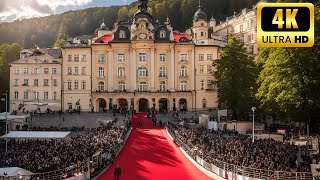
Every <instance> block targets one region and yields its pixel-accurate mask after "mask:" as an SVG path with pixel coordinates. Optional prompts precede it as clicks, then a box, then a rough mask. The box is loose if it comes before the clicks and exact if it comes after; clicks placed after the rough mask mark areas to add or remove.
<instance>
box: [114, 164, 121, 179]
mask: <svg viewBox="0 0 320 180" xmlns="http://www.w3.org/2000/svg"><path fill="white" fill-rule="evenodd" d="M120 176H121V168H120V166H119V164H118V165H117V167H115V168H114V180H120Z"/></svg>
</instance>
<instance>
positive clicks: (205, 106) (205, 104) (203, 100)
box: [202, 99, 207, 109]
mask: <svg viewBox="0 0 320 180" xmlns="http://www.w3.org/2000/svg"><path fill="white" fill-rule="evenodd" d="M202 108H203V109H205V108H207V100H206V99H202Z"/></svg>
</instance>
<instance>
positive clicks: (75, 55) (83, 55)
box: [68, 54, 87, 62]
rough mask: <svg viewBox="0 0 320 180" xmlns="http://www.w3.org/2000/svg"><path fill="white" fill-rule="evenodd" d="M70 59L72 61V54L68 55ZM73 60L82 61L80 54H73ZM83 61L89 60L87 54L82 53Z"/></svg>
mask: <svg viewBox="0 0 320 180" xmlns="http://www.w3.org/2000/svg"><path fill="white" fill-rule="evenodd" d="M68 61H72V55H71V54H69V55H68ZM73 61H74V62H79V61H80V55H79V54H74V55H73ZM81 61H82V62H86V61H87V55H85V54H82V55H81Z"/></svg>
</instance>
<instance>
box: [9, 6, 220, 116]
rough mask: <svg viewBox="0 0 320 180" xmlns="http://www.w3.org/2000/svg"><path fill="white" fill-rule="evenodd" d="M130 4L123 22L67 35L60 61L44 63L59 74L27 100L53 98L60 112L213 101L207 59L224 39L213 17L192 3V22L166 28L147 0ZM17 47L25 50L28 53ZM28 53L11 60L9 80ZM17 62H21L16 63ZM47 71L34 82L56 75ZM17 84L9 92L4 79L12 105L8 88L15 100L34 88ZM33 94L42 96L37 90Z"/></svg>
mask: <svg viewBox="0 0 320 180" xmlns="http://www.w3.org/2000/svg"><path fill="white" fill-rule="evenodd" d="M138 3H139V6H138V11H137V12H136V13H135V15H134V17H133V19H132V20H131V21H127V22H117V23H115V25H114V28H112V29H108V28H107V27H106V25H105V24H104V23H102V24H101V25H100V27H99V28H98V29H97V30H96V32H95V34H93V35H89V36H81V37H77V38H71V39H69V40H68V41H67V43H66V44H65V45H64V47H63V48H62V49H61V52H62V61H61V63H60V62H59V63H57V64H53V63H52V64H51V63H46V64H45V68H49V69H52V68H54V67H53V66H55V65H56V66H59V67H60V68H59V71H58V74H55V75H60V79H59V80H57V81H58V86H51V85H48V87H47V86H43V88H42V87H41V88H40V90H41V92H39V95H37V96H36V97H33V100H34V98H37V99H39V101H40V102H42V101H43V102H44V101H45V100H46V101H45V102H47V101H48V102H49V100H52V101H54V102H56V101H57V102H58V101H59V100H61V103H60V109H61V110H63V111H66V110H79V109H80V110H81V111H95V112H104V111H106V110H110V109H114V108H119V107H123V106H126V107H128V108H129V107H132V108H134V109H135V110H136V111H137V112H139V111H145V110H147V109H149V108H152V107H154V108H156V109H157V110H165V111H173V110H178V111H194V110H203V109H208V108H216V107H218V99H217V91H216V88H215V85H214V84H213V81H214V80H215V79H214V77H213V75H212V72H213V70H214V69H213V66H212V63H213V61H214V60H216V59H218V58H219V52H220V51H221V50H222V48H223V47H224V45H225V43H226V41H225V40H223V38H221V37H219V36H216V35H214V34H213V31H212V30H213V29H214V28H215V26H216V22H215V20H214V18H211V19H210V20H208V17H207V15H206V14H205V13H204V12H203V11H202V7H201V5H199V8H198V10H197V12H195V14H194V17H193V20H192V21H193V25H192V27H191V28H190V29H189V30H187V31H186V32H185V33H181V32H178V31H174V30H173V28H172V26H171V22H170V20H169V18H167V20H166V21H165V22H163V23H160V22H159V21H155V20H154V19H153V17H152V16H151V15H150V13H149V12H148V0H139V2H138ZM22 53H23V54H24V55H26V56H27V54H28V53H30V52H28V51H24V52H22ZM39 57H40V56H39ZM39 57H37V58H39ZM28 58H31V59H32V58H35V56H30V57H26V58H23V59H20V60H19V61H17V62H15V63H12V64H11V83H14V81H15V79H19V80H20V81H21V79H24V77H22V76H23V75H22V74H21V77H17V76H18V74H14V72H15V70H14V69H15V68H16V66H18V65H19V62H20V61H21V62H25V61H26V59H28ZM43 58H45V59H46V58H47V59H49V57H47V56H43ZM49 62H53V59H52V60H50V59H49ZM31 65H32V66H31ZM24 66H29V69H30V68H31V69H34V68H36V67H33V66H37V67H38V68H39V69H41V66H42V67H44V65H41V63H39V62H32V63H31V60H29V63H26V64H24ZM51 66H52V67H51ZM19 68H20V69H21V68H25V67H22V66H21V67H20V65H19ZM31 69H30V70H29V74H28V76H30V78H29V79H30V80H29V81H34V79H36V78H35V77H34V76H36V75H35V74H30V71H31ZM41 70H42V69H41ZM20 71H21V70H20ZM39 72H40V73H42V71H40V70H39ZM43 73H44V72H43ZM55 75H54V77H53V74H45V73H44V76H41V77H38V81H39V83H40V82H42V81H46V82H47V80H49V81H50V82H51V79H56V78H58V77H55ZM38 76H39V75H38ZM40 78H42V79H40ZM23 88H24V89H19V90H17V89H18V88H16V87H15V86H13V84H11V96H12V97H11V99H13V101H12V102H13V103H16V104H20V103H18V101H15V100H14V99H15V98H14V94H15V91H19V97H18V98H16V100H20V101H21V100H22V101H23V100H24V98H23V97H22V96H21V95H20V94H21V93H23V92H24V91H28V90H29V91H40V90H38V89H39V88H38V87H36V86H32V88H31V87H30V86H28V88H26V87H23ZM48 88H49V89H48ZM50 88H51V89H52V90H50ZM59 88H60V89H59ZM20 91H21V92H20ZM41 93H42V94H43V93H45V96H40V95H41ZM47 94H48V95H47ZM54 94H55V95H56V96H54ZM47 96H48V97H47ZM53 97H55V98H53ZM30 98H31V97H28V98H26V100H29V99H30ZM50 98H51V99H50ZM60 98H61V99H60ZM31 100H32V99H31ZM22 104H23V103H22ZM11 110H17V107H16V106H12V107H11Z"/></svg>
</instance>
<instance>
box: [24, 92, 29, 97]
mask: <svg viewBox="0 0 320 180" xmlns="http://www.w3.org/2000/svg"><path fill="white" fill-rule="evenodd" d="M28 96H29V92H28V91H25V92H24V93H23V99H29V97H28Z"/></svg>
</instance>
